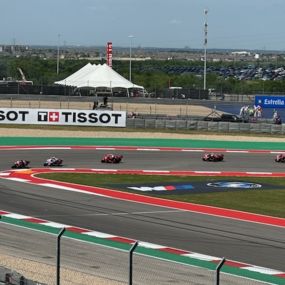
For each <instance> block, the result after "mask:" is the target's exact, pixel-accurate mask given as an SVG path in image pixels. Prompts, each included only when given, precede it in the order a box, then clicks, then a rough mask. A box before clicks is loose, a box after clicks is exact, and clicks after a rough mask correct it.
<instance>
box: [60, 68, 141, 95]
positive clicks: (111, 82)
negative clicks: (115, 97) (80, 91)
mask: <svg viewBox="0 0 285 285" xmlns="http://www.w3.org/2000/svg"><path fill="white" fill-rule="evenodd" d="M55 84H60V85H68V86H74V87H77V88H101V87H103V88H108V89H111V90H112V88H126V89H129V88H135V89H144V87H143V86H139V85H136V84H134V83H132V82H131V81H129V80H127V79H126V78H124V77H123V76H121V75H120V74H119V73H117V72H116V71H115V70H113V69H112V68H111V67H109V66H108V65H107V64H103V65H101V64H98V65H92V64H90V63H88V64H87V65H85V66H84V67H82V68H81V69H80V70H78V71H77V72H75V73H73V74H72V75H70V76H68V77H67V78H65V79H63V80H61V81H57V82H55Z"/></svg>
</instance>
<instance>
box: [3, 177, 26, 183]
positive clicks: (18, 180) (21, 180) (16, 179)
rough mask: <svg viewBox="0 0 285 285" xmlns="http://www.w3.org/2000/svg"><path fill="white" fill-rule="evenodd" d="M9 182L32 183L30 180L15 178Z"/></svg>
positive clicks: (10, 178) (11, 178) (9, 178)
mask: <svg viewBox="0 0 285 285" xmlns="http://www.w3.org/2000/svg"><path fill="white" fill-rule="evenodd" d="M7 180H12V181H17V182H29V181H30V180H28V179H23V178H15V177H8V178H7Z"/></svg>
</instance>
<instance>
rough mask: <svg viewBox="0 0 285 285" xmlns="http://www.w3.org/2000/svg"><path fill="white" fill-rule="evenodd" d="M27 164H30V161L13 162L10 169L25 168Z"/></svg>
mask: <svg viewBox="0 0 285 285" xmlns="http://www.w3.org/2000/svg"><path fill="white" fill-rule="evenodd" d="M29 164H30V161H28V160H17V161H15V162H14V164H13V165H12V166H11V168H15V169H21V168H27V167H28V165H29Z"/></svg>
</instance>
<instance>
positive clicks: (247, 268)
mask: <svg viewBox="0 0 285 285" xmlns="http://www.w3.org/2000/svg"><path fill="white" fill-rule="evenodd" d="M80 148H82V149H96V150H97V149H98V150H106V151H112V150H133V151H189V152H191V151H195V152H196V151H201V152H202V151H221V152H238V151H239V150H227V149H191V148H189V149H187V148H172V147H170V148H169V147H168V148H158V147H155V148H150V147H132V146H126V147H125V146H121V147H109V146H62V147H60V146H59V147H57V146H41V147H33V146H1V147H0V150H8V149H9V150H21V149H22V150H23V149H24V150H34V149H51V150H52V149H70V150H72V149H80ZM241 151H242V152H243V153H244V152H254V153H256V152H262V153H263V152H268V153H278V151H270V150H258V151H256V150H241ZM52 172H67V173H74V172H76V173H107V174H115V173H117V174H137V175H150V174H151V175H184V176H198V175H199V176H244V177H256V176H258V177H272V176H276V177H284V176H285V173H283V172H277V173H276V172H275V173H270V172H231V171H165V170H122V169H83V168H80V169H76V168H45V169H43V168H31V169H20V170H7V171H2V172H1V173H0V178H2V179H8V180H12V181H17V182H23V183H31V184H34V185H40V186H44V187H52V188H56V189H61V190H66V191H76V192H82V193H88V194H92V195H100V196H106V197H110V198H114V199H120V200H125V201H131V202H136V203H145V204H150V205H155V206H161V207H168V208H171V209H178V210H184V211H185V210H186V211H192V212H196V213H202V214H207V215H213V216H217V217H224V218H229V219H237V220H242V221H248V222H253V223H261V224H266V225H271V226H277V227H282V228H283V227H285V219H282V218H276V217H270V216H263V215H258V214H252V213H246V212H240V211H235V210H226V209H221V208H216V207H208V206H203V205H197V204H191V203H183V202H178V201H171V200H167V199H159V198H156V197H149V196H143V195H138V194H133V193H127V192H122V191H115V190H110V189H105V188H100V187H91V186H83V185H75V184H72V183H67V182H58V181H51V180H46V179H42V178H38V177H37V174H40V173H52ZM0 215H1V218H2V222H5V223H9V224H14V225H19V226H23V227H27V228H31V229H36V230H40V231H49V232H51V233H53V234H56V233H57V230H58V229H61V228H66V230H67V231H66V235H67V237H70V238H76V239H79V240H84V241H88V242H91V243H96V244H101V245H105V246H111V247H114V248H119V249H124V250H129V249H130V247H131V246H132V244H133V243H134V242H135V241H134V240H132V239H129V238H127V237H120V236H114V235H110V234H108V233H100V232H94V231H91V230H88V229H84V228H79V227H73V226H71V225H64V224H58V223H55V222H52V221H47V220H42V219H38V218H35V217H30V216H24V215H20V214H17V213H10V212H7V211H5V210H0ZM137 252H138V253H141V254H147V255H150V256H154V257H157V256H158V258H162V259H166V260H170V261H174V262H181V263H183V264H189V265H194V266H200V267H203V268H207V269H210V270H214V269H215V268H216V266H217V263H219V262H220V261H221V259H220V258H217V257H213V256H207V255H203V254H199V253H196V252H189V251H185V250H181V249H177V248H169V247H165V246H161V245H157V244H151V243H147V242H139V247H138V250H137ZM222 272H224V273H228V274H233V275H236V276H242V277H245V278H249V279H253V280H260V281H262V282H268V283H269V284H285V272H282V271H278V270H274V269H269V268H263V267H259V266H254V265H251V264H245V263H240V262H237V261H232V260H227V261H226V263H225V265H224V267H223V269H222Z"/></svg>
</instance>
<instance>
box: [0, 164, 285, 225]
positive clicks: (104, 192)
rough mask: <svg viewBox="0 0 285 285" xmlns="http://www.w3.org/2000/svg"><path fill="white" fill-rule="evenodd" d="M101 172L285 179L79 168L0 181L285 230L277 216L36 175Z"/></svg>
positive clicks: (8, 175)
mask: <svg viewBox="0 0 285 285" xmlns="http://www.w3.org/2000/svg"><path fill="white" fill-rule="evenodd" d="M52 172H58V173H60V172H61V173H62V172H64V173H99V174H105V173H108V174H141V175H185V176H192V175H195V176H197V175H203V176H206V175H208V176H254V177H256V176H259V177H272V176H279V177H280V176H281V177H282V176H283V177H284V176H285V173H269V172H265V173H263V172H254V173H250V172H219V171H209V172H206V171H202V172H201V171H160V170H118V169H85V168H82V169H76V168H67V169H65V168H32V169H20V170H8V171H4V172H2V173H1V172H0V178H2V179H8V180H12V181H16V182H23V183H30V184H34V185H39V186H44V187H51V188H57V189H61V190H66V191H73V192H80V193H84V194H89V195H96V196H103V197H109V198H112V199H118V200H124V201H128V202H134V203H142V204H148V205H153V206H157V207H163V208H169V209H176V210H183V211H189V212H193V213H199V214H204V215H210V216H216V217H222V218H227V219H232V220H239V221H244V222H250V223H257V224H263V225H268V226H274V227H281V228H285V219H284V218H278V217H271V216H265V215H260V214H254V213H248V212H243V211H237V210H230V209H224V208H219V207H213V206H206V205H200V204H193V203H188V202H181V201H174V200H167V199H160V198H157V197H152V196H145V195H140V194H136V193H135V194H134V193H130V192H124V191H118V190H111V189H107V188H101V187H93V186H86V185H79V184H74V183H69V182H61V181H54V180H48V179H43V178H39V177H37V176H36V175H37V174H40V173H52Z"/></svg>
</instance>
